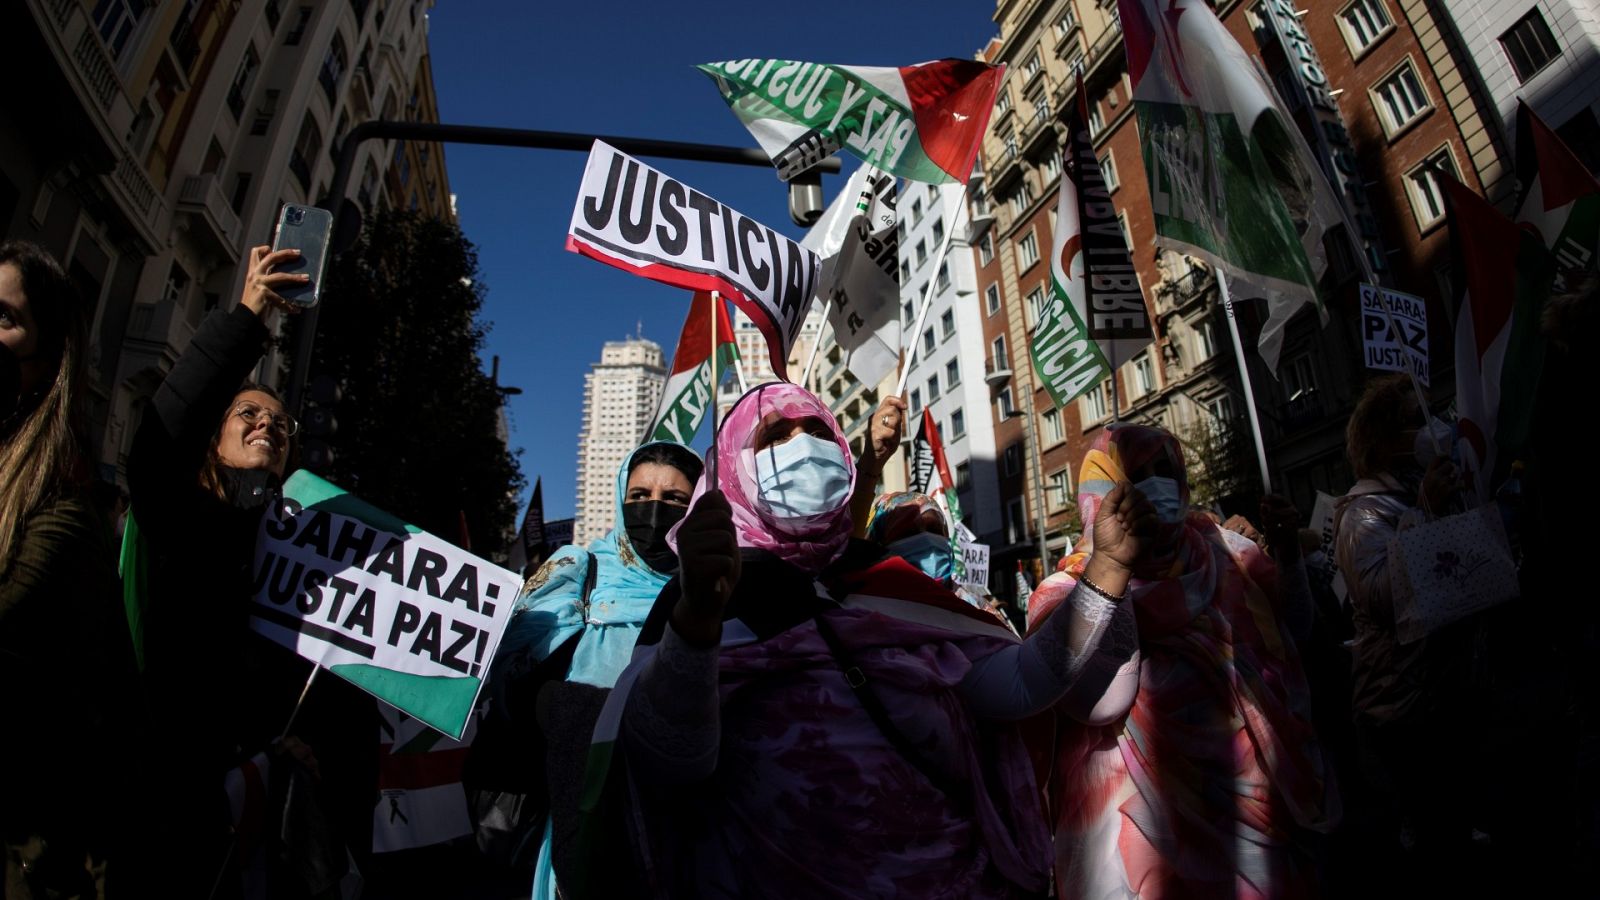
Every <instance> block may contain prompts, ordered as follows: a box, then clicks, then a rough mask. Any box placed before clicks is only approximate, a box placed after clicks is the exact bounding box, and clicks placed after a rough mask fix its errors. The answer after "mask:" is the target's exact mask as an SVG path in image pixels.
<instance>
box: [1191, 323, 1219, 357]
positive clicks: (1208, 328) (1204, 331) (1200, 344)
mask: <svg viewBox="0 0 1600 900" xmlns="http://www.w3.org/2000/svg"><path fill="white" fill-rule="evenodd" d="M1216 355H1217V326H1216V323H1214V322H1212V321H1211V320H1210V319H1205V320H1203V321H1201V322H1199V323H1197V324H1196V325H1195V326H1194V358H1195V362H1201V361H1203V360H1207V359H1210V358H1211V357H1213V356H1216Z"/></svg>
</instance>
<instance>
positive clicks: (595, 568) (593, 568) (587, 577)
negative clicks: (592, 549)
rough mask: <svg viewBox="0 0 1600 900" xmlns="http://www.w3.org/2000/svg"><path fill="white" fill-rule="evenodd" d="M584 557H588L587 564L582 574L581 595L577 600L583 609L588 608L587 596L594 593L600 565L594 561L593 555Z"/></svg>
mask: <svg viewBox="0 0 1600 900" xmlns="http://www.w3.org/2000/svg"><path fill="white" fill-rule="evenodd" d="M585 555H587V556H588V557H589V564H588V567H587V568H586V569H585V570H584V573H583V593H582V594H581V595H580V597H579V599H580V600H581V601H582V603H583V606H584V608H585V609H587V608H588V607H589V595H590V594H591V593H594V583H595V580H596V578H597V577H598V576H599V572H600V564H599V563H597V562H596V561H595V558H594V554H593V553H589V554H585Z"/></svg>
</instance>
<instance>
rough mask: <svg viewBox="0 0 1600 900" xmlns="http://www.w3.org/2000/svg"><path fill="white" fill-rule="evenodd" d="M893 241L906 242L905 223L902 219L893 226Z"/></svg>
mask: <svg viewBox="0 0 1600 900" xmlns="http://www.w3.org/2000/svg"><path fill="white" fill-rule="evenodd" d="M894 241H895V243H897V244H904V243H905V242H906V223H905V220H904V219H902V220H901V221H900V222H899V224H897V225H895V226H894Z"/></svg>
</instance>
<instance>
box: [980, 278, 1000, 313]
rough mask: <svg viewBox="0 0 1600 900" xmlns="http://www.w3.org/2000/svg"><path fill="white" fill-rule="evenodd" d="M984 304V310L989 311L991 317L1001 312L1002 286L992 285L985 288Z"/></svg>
mask: <svg viewBox="0 0 1600 900" xmlns="http://www.w3.org/2000/svg"><path fill="white" fill-rule="evenodd" d="M983 302H984V304H985V307H984V308H985V309H987V310H988V311H989V315H991V316H992V315H994V314H995V313H997V312H999V311H1000V285H998V284H991V285H989V286H988V287H987V288H985V289H984V291H983Z"/></svg>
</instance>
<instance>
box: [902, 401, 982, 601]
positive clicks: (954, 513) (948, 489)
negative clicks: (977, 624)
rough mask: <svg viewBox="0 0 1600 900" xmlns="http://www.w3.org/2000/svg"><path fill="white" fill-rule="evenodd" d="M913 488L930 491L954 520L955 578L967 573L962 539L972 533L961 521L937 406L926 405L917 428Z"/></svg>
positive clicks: (936, 501) (952, 529)
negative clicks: (935, 409)
mask: <svg viewBox="0 0 1600 900" xmlns="http://www.w3.org/2000/svg"><path fill="white" fill-rule="evenodd" d="M911 490H913V491H916V492H917V493H919V494H927V495H928V496H929V497H932V498H933V502H934V503H936V504H938V506H939V509H940V510H942V511H943V512H944V517H945V521H947V522H949V523H950V549H951V552H952V553H954V554H955V560H956V565H955V572H954V575H955V579H956V581H957V582H960V581H961V580H962V579H963V578H965V577H966V566H965V565H963V562H964V560H963V559H962V553H961V539H962V537H963V536H967V537H972V532H970V531H968V530H967V528H966V526H965V525H962V524H961V498H960V497H958V496H956V483H955V480H954V479H952V478H951V477H950V465H949V464H948V463H946V462H945V458H944V441H943V440H942V439H940V437H939V425H938V423H936V422H934V420H933V410H931V409H929V408H927V407H923V408H922V425H921V426H920V427H919V428H917V437H916V440H914V441H912V442H911Z"/></svg>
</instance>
